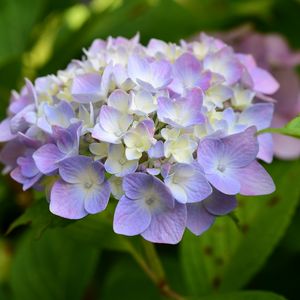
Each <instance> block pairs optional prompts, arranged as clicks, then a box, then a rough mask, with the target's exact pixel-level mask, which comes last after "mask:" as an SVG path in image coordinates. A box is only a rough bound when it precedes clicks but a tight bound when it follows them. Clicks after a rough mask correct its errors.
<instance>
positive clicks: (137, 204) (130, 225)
mask: <svg viewBox="0 0 300 300" xmlns="http://www.w3.org/2000/svg"><path fill="white" fill-rule="evenodd" d="M150 222H151V213H150V211H149V210H148V209H147V207H145V206H144V205H143V202H142V201H141V200H131V199H128V198H127V197H126V196H123V197H122V198H121V199H120V201H119V202H118V205H117V207H116V210H115V215H114V223H113V228H114V231H115V232H116V233H119V234H124V235H128V236H132V235H137V234H140V233H142V232H144V231H145V230H146V229H147V228H148V227H149V225H150Z"/></svg>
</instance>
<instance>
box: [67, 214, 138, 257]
mask: <svg viewBox="0 0 300 300" xmlns="http://www.w3.org/2000/svg"><path fill="white" fill-rule="evenodd" d="M63 230H64V231H65V232H66V233H67V234H68V235H69V236H70V237H71V238H73V239H74V240H76V241H77V242H80V243H84V244H88V245H91V246H93V247H96V248H106V249H111V250H119V251H130V249H131V244H130V241H132V240H134V241H135V238H129V237H128V238H127V237H124V236H121V235H118V234H116V233H114V232H113V229H112V218H108V216H107V215H106V214H105V212H103V213H100V214H96V215H89V216H87V217H85V218H84V219H81V220H78V221H76V222H74V223H72V224H69V225H68V226H66V227H65V228H63Z"/></svg>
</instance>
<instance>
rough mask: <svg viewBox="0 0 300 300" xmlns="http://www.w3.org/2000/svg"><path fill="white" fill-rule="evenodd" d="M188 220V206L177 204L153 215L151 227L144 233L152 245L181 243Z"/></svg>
mask: <svg viewBox="0 0 300 300" xmlns="http://www.w3.org/2000/svg"><path fill="white" fill-rule="evenodd" d="M186 220H187V212H186V206H185V205H184V204H180V203H175V206H174V207H173V208H165V209H164V210H162V211H159V212H157V213H153V214H152V218H151V223H150V226H149V227H148V228H147V229H146V230H145V231H144V232H143V233H142V236H143V238H144V239H146V240H148V241H150V242H152V243H164V244H177V243H179V242H180V241H181V239H182V236H183V233H184V230H185V226H186Z"/></svg>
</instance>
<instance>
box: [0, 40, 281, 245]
mask: <svg viewBox="0 0 300 300" xmlns="http://www.w3.org/2000/svg"><path fill="white" fill-rule="evenodd" d="M84 53H85V56H84V58H83V59H82V60H73V61H72V62H71V63H70V64H69V65H68V66H67V68H66V69H65V70H63V71H58V73H57V75H49V76H45V77H40V78H37V79H36V80H35V83H34V84H32V83H31V82H30V81H29V80H26V85H25V86H24V87H23V89H22V90H21V92H20V93H17V92H15V91H14V92H12V96H11V101H10V105H9V108H8V117H7V118H6V119H5V120H4V121H3V122H2V123H1V124H0V141H1V142H5V144H4V146H3V148H2V151H1V156H0V159H1V161H2V163H3V164H4V165H5V168H4V172H5V173H8V172H10V175H11V177H12V178H13V179H14V180H16V181H17V182H19V183H21V184H22V185H23V189H24V190H26V189H29V188H31V187H34V188H37V189H44V190H45V191H47V193H49V205H50V211H51V212H52V213H53V214H56V215H58V216H61V217H64V218H68V219H80V218H83V217H85V216H86V215H88V214H95V213H99V212H101V211H103V210H105V208H106V207H107V204H108V201H109V198H110V195H111V194H112V195H113V197H114V198H115V199H118V200H119V201H118V204H117V206H116V209H115V213H114V221H113V227H114V231H115V232H116V233H120V234H124V235H128V236H132V235H139V234H140V235H142V236H143V237H144V238H145V239H147V240H149V241H151V242H158V243H171V244H173V243H178V242H179V241H180V240H181V238H182V235H183V233H184V230H185V228H186V227H187V228H188V229H189V230H190V231H192V232H193V233H194V234H196V235H199V234H201V233H202V232H203V231H205V230H207V229H208V228H209V227H210V225H211V224H212V223H213V222H214V219H215V218H216V216H219V215H225V214H228V213H229V212H231V211H232V210H233V209H234V208H235V207H236V205H237V202H236V197H235V195H236V194H238V193H240V194H242V195H262V194H269V193H272V192H273V191H274V188H275V187H274V183H273V181H272V179H271V177H270V176H269V174H268V173H267V172H266V171H265V169H264V168H263V167H262V166H261V165H260V164H259V163H258V161H257V159H261V160H263V161H265V162H271V160H272V156H273V146H272V137H271V135H270V134H263V135H259V136H257V135H256V132H257V130H261V129H264V128H267V127H269V126H270V123H271V121H272V115H273V103H272V98H271V97H270V96H269V95H271V94H272V93H274V92H275V91H276V90H277V89H278V83H277V82H276V80H275V79H274V78H273V77H272V76H271V75H270V74H269V73H268V72H267V71H265V70H263V69H261V68H259V67H258V66H257V65H256V62H255V60H254V59H253V57H252V56H251V55H245V54H240V53H234V51H233V50H232V48H231V47H229V46H227V45H226V44H224V43H223V42H222V41H220V40H218V39H214V38H212V37H209V36H207V35H205V34H202V35H201V38H200V40H199V41H197V42H190V43H187V42H185V41H181V43H180V45H176V44H171V43H169V44H168V43H165V42H163V41H160V40H157V39H152V40H150V42H149V44H148V45H147V46H146V47H145V46H143V45H141V44H140V43H139V37H138V35H137V36H135V37H134V38H132V39H130V40H128V39H125V38H122V37H118V38H109V39H108V40H107V41H104V40H95V41H94V42H93V43H92V45H91V47H90V48H89V49H88V50H84Z"/></svg>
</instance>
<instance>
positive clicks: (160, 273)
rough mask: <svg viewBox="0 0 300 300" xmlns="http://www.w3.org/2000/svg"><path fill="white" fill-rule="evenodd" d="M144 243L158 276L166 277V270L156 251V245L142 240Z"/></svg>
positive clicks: (152, 266) (147, 256)
mask: <svg viewBox="0 0 300 300" xmlns="http://www.w3.org/2000/svg"><path fill="white" fill-rule="evenodd" d="M142 244H143V247H144V251H145V254H146V258H147V261H148V264H149V265H150V266H151V268H152V270H153V271H154V272H155V274H156V275H157V277H158V278H161V279H164V278H165V277H166V275H165V271H164V268H163V266H162V263H161V261H160V259H159V256H158V254H157V252H156V249H155V246H154V245H153V244H152V243H150V242H148V241H146V240H142Z"/></svg>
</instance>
